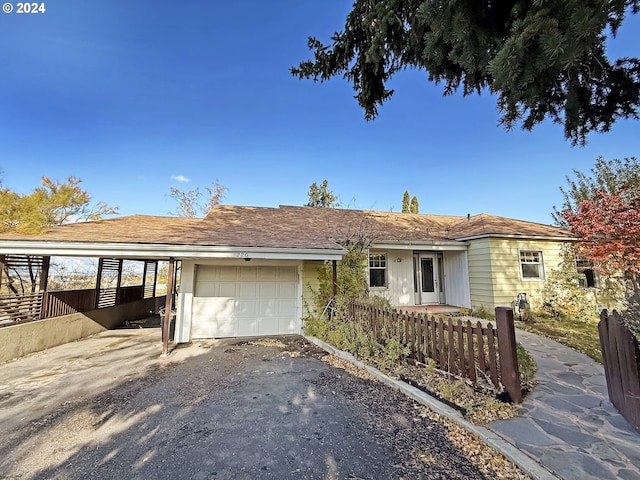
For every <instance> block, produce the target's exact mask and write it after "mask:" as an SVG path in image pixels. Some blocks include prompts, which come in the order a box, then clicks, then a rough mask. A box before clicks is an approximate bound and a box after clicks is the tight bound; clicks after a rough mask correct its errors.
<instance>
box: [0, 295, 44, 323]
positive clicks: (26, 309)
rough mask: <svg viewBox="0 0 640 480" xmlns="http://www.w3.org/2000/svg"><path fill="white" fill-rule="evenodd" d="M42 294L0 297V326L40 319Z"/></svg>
mask: <svg viewBox="0 0 640 480" xmlns="http://www.w3.org/2000/svg"><path fill="white" fill-rule="evenodd" d="M42 298H43V294H42V293H28V294H26V295H21V296H19V297H16V296H14V295H2V296H0V326H5V325H13V324H14V323H24V322H31V321H33V320H38V319H39V318H40V311H41V309H42Z"/></svg>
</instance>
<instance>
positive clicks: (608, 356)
mask: <svg viewBox="0 0 640 480" xmlns="http://www.w3.org/2000/svg"><path fill="white" fill-rule="evenodd" d="M598 331H599V333H600V348H601V349H602V358H603V360H604V372H605V376H606V377H607V390H608V392H609V399H610V400H611V403H613V404H614V405H615V407H616V408H617V409H618V411H619V412H620V413H621V414H622V415H623V416H624V417H625V418H626V419H627V420H628V421H629V423H631V425H633V426H634V428H636V429H637V430H640V349H639V348H638V339H637V338H636V337H635V335H633V333H631V331H630V330H629V329H628V328H627V327H626V326H625V325H624V324H623V322H622V318H621V317H620V315H619V314H618V312H616V311H615V310H614V311H613V312H611V314H609V313H608V312H607V311H606V310H603V311H602V313H601V314H600V323H599V324H598Z"/></svg>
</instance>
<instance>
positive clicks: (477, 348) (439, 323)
mask: <svg viewBox="0 0 640 480" xmlns="http://www.w3.org/2000/svg"><path fill="white" fill-rule="evenodd" d="M350 316H351V318H352V319H354V320H355V321H363V322H366V323H367V327H368V328H369V329H370V331H372V332H373V333H374V335H375V337H376V338H377V339H378V341H379V342H381V343H383V342H384V341H385V340H384V339H385V338H388V336H389V335H391V336H396V337H397V338H399V339H400V340H401V341H402V342H403V344H404V345H405V346H406V347H408V348H409V351H410V354H409V356H410V358H412V359H415V360H416V361H418V362H420V363H427V362H428V359H431V360H432V361H433V362H435V366H436V368H438V369H439V370H443V371H445V372H448V373H450V374H451V375H454V376H456V377H459V378H466V379H469V380H470V381H471V382H473V383H474V384H476V385H478V386H483V387H488V388H491V389H493V390H494V391H498V392H500V391H503V390H504V391H506V392H508V394H509V397H510V399H511V401H513V402H516V403H519V402H521V401H522V386H521V383H520V375H519V372H518V360H517V352H516V341H515V330H514V325H513V311H512V310H511V309H510V308H497V309H496V321H497V324H498V328H494V327H493V325H492V324H491V323H489V324H488V325H487V326H482V324H481V323H480V322H477V323H476V324H475V325H473V324H472V323H471V322H470V321H467V322H462V321H461V320H460V319H457V320H456V321H454V320H453V319H452V318H450V317H449V318H447V319H446V320H445V319H443V318H436V317H433V316H432V317H431V318H429V317H428V316H426V315H423V314H416V313H408V312H404V313H403V312H399V311H397V310H394V311H391V310H386V309H381V308H377V307H373V306H371V305H363V304H358V303H352V304H351V305H350Z"/></svg>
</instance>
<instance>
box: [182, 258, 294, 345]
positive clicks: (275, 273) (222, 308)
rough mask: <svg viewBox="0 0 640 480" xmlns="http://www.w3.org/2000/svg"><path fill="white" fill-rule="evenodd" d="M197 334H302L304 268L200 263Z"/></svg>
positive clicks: (195, 304)
mask: <svg viewBox="0 0 640 480" xmlns="http://www.w3.org/2000/svg"><path fill="white" fill-rule="evenodd" d="M195 270H196V271H195V282H194V283H195V285H194V287H195V288H194V294H193V305H192V315H193V317H192V330H191V337H192V338H194V339H197V338H219V337H246V336H254V335H281V334H290V333H299V332H300V320H299V319H300V312H299V311H298V303H299V299H300V292H299V286H298V284H299V281H298V267H295V266H244V265H243V266H232V265H224V266H214V265H196V269H195Z"/></svg>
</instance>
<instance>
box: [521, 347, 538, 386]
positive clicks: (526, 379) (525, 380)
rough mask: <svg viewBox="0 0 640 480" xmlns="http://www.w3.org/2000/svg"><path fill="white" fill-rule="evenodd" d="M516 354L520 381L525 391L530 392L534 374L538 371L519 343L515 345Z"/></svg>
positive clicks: (531, 358) (528, 354)
mask: <svg viewBox="0 0 640 480" xmlns="http://www.w3.org/2000/svg"><path fill="white" fill-rule="evenodd" d="M516 352H517V354H518V371H519V372H520V381H521V382H522V385H523V387H524V388H525V389H526V390H531V389H532V387H533V385H534V383H535V380H534V377H535V374H536V371H537V370H538V366H537V365H536V362H535V360H534V359H533V357H532V356H531V354H530V353H529V352H528V351H527V349H526V348H524V347H523V346H522V344H520V343H516Z"/></svg>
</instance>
